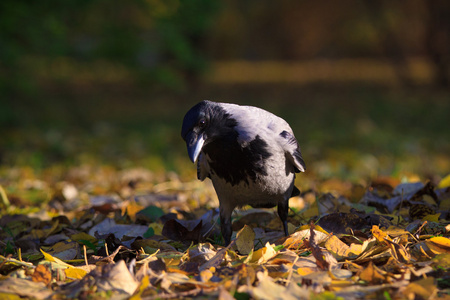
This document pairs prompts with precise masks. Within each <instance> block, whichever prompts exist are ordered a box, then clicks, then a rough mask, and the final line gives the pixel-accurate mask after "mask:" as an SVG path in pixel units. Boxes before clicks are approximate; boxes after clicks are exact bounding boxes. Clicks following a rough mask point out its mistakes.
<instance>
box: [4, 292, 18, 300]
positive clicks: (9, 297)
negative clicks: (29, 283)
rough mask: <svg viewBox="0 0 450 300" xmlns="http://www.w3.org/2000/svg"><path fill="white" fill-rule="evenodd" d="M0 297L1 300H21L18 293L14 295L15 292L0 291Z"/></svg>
mask: <svg viewBox="0 0 450 300" xmlns="http://www.w3.org/2000/svg"><path fill="white" fill-rule="evenodd" d="M0 299H3V300H21V299H23V298H21V297H20V296H19V295H16V294H10V293H0Z"/></svg>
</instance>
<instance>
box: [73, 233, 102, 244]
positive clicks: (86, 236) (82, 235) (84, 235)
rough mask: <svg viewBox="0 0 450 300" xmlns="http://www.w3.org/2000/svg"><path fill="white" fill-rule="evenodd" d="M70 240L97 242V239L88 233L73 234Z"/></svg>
mask: <svg viewBox="0 0 450 300" xmlns="http://www.w3.org/2000/svg"><path fill="white" fill-rule="evenodd" d="M70 238H71V239H72V240H74V241H76V242H80V241H82V240H85V241H89V242H91V243H95V242H97V239H96V238H95V237H93V236H92V235H89V234H87V233H86V232H79V233H75V234H72V235H71V236H70Z"/></svg>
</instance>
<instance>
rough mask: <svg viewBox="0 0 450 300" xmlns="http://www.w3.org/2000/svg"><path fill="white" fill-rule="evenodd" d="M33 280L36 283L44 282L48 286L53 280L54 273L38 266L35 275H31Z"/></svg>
mask: <svg viewBox="0 0 450 300" xmlns="http://www.w3.org/2000/svg"><path fill="white" fill-rule="evenodd" d="M31 279H32V280H33V281H34V282H43V283H44V284H45V285H48V284H49V283H50V282H51V280H52V273H51V272H50V271H49V269H48V268H47V267H46V266H44V265H37V267H36V269H34V273H33V275H31Z"/></svg>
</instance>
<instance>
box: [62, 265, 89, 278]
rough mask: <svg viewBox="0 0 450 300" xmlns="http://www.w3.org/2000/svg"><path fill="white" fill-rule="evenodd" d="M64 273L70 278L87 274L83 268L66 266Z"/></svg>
mask: <svg viewBox="0 0 450 300" xmlns="http://www.w3.org/2000/svg"><path fill="white" fill-rule="evenodd" d="M64 273H65V274H66V276H67V278H72V279H82V278H83V277H84V276H86V274H87V272H86V271H85V270H83V269H80V268H76V267H72V268H67V269H65V270H64Z"/></svg>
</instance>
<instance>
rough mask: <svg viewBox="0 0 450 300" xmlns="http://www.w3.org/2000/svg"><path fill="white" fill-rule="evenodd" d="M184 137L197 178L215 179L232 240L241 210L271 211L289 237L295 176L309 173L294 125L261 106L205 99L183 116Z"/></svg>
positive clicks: (223, 226)
mask: <svg viewBox="0 0 450 300" xmlns="http://www.w3.org/2000/svg"><path fill="white" fill-rule="evenodd" d="M181 136H182V138H183V140H184V141H185V142H186V146H187V152H188V155H189V158H190V159H191V161H192V162H193V163H195V161H197V177H198V179H199V180H201V181H203V180H204V179H205V178H206V177H208V178H210V179H211V181H212V183H213V186H214V189H215V191H216V193H217V197H218V198H219V210H220V227H221V232H222V236H223V238H224V240H225V244H226V245H228V244H229V243H230V241H231V234H232V229H231V214H232V212H233V210H234V209H235V208H236V207H242V206H245V205H250V206H252V207H256V208H270V207H274V206H276V205H278V215H279V217H280V219H281V221H282V223H283V229H284V233H285V235H286V236H288V235H289V234H288V227H287V217H288V211H289V198H291V197H293V196H298V195H299V194H300V191H299V190H298V189H297V187H295V186H294V180H295V173H298V172H304V171H305V162H304V161H303V157H302V154H301V152H300V147H299V145H298V142H297V140H296V138H295V136H294V133H293V131H292V129H291V127H290V126H289V124H288V123H287V122H286V121H285V120H283V119H282V118H280V117H278V116H276V115H274V114H272V113H270V112H268V111H266V110H263V109H261V108H258V107H253V106H241V105H236V104H231V103H219V102H212V101H208V100H204V101H201V102H199V103H198V104H196V105H195V106H193V107H192V108H191V109H190V110H189V111H188V112H187V113H186V115H185V116H184V119H183V125H182V129H181Z"/></svg>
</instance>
